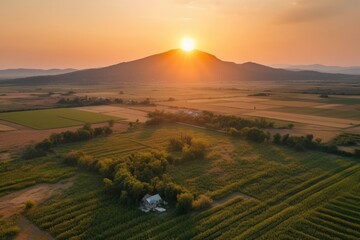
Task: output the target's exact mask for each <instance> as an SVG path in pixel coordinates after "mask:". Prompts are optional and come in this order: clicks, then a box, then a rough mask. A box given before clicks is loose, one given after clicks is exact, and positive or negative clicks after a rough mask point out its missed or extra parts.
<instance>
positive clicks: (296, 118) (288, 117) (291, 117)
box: [245, 111, 360, 128]
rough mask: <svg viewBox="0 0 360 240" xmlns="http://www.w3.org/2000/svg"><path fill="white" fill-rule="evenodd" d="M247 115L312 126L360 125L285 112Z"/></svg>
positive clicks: (263, 112)
mask: <svg viewBox="0 0 360 240" xmlns="http://www.w3.org/2000/svg"><path fill="white" fill-rule="evenodd" d="M245 115H248V116H253V117H264V118H272V119H278V120H285V121H292V122H299V123H306V124H312V125H320V126H327V127H335V128H348V127H352V126H353V125H357V124H360V121H356V120H348V119H339V118H330V117H319V116H311V115H303V114H294V113H284V112H272V111H254V112H251V113H247V114H245Z"/></svg>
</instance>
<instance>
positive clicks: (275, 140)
mask: <svg viewBox="0 0 360 240" xmlns="http://www.w3.org/2000/svg"><path fill="white" fill-rule="evenodd" d="M273 143H275V144H280V143H281V135H280V133H276V134H275V135H274V136H273Z"/></svg>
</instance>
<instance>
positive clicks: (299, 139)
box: [273, 133, 321, 151]
mask: <svg viewBox="0 0 360 240" xmlns="http://www.w3.org/2000/svg"><path fill="white" fill-rule="evenodd" d="M273 143H274V144H277V145H285V146H288V147H291V148H294V149H295V150H297V151H305V150H307V149H312V150H313V149H319V147H320V146H321V139H320V138H316V139H314V135H312V134H307V135H306V136H290V135H289V134H285V135H283V136H281V134H279V133H276V134H275V135H274V136H273Z"/></svg>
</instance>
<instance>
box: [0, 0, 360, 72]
mask: <svg viewBox="0 0 360 240" xmlns="http://www.w3.org/2000/svg"><path fill="white" fill-rule="evenodd" d="M184 36H191V37H193V38H194V39H195V40H196V42H197V48H198V49H200V50H203V51H206V52H209V53H212V54H214V55H216V56H218V57H219V58H221V59H223V60H228V61H234V62H238V63H241V62H246V61H254V62H258V63H262V64H267V65H271V64H312V63H321V64H327V65H343V66H345V65H360V1H359V0H213V1H211V0H167V1H166V0H133V1H127V0H1V1H0V69H3V68H15V67H30V68H55V67H56V68H65V67H74V68H88V67H100V66H105V65H111V64H115V63H118V62H122V61H128V60H133V59H137V58H141V57H144V56H147V55H151V54H155V53H158V52H162V51H166V50H169V49H173V48H178V47H179V42H180V40H181V38H182V37H184Z"/></svg>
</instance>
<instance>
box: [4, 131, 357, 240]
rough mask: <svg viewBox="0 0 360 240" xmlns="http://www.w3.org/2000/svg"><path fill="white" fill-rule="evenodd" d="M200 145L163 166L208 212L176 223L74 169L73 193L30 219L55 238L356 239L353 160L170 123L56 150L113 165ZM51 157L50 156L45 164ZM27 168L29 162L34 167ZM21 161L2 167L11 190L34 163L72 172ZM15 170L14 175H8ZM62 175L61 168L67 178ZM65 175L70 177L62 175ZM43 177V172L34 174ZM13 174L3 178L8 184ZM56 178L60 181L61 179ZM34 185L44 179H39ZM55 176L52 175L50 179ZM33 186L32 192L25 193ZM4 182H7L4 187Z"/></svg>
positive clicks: (94, 176)
mask: <svg viewBox="0 0 360 240" xmlns="http://www.w3.org/2000/svg"><path fill="white" fill-rule="evenodd" d="M181 134H188V135H191V136H197V137H201V138H206V139H207V140H208V141H209V143H210V145H211V149H210V152H209V153H208V157H207V159H205V160H194V161H191V162H185V163H181V164H176V165H173V166H171V167H170V169H169V171H170V176H171V178H172V179H174V181H175V182H177V183H179V184H181V185H183V186H185V187H186V188H188V189H189V190H191V191H192V192H193V193H195V194H196V195H198V194H206V195H208V196H211V197H212V198H213V199H214V200H215V204H214V206H213V207H212V208H210V209H208V210H205V211H202V212H194V213H191V214H186V215H177V214H176V213H175V211H174V209H173V208H170V209H168V211H167V212H166V213H165V214H159V213H147V214H145V213H143V212H141V211H139V210H138V209H137V207H136V206H128V207H126V206H123V205H121V204H119V202H118V201H119V200H118V199H117V198H115V199H114V198H109V197H107V195H105V194H104V192H103V190H102V189H103V183H102V178H101V177H100V176H99V175H97V174H96V173H89V172H83V171H81V170H80V171H77V173H76V178H75V180H74V185H73V186H72V187H70V188H69V189H67V190H65V191H64V192H63V194H61V195H54V196H53V197H52V198H51V199H50V200H49V201H46V202H43V203H41V204H40V205H38V206H36V207H35V208H34V209H33V210H31V211H30V212H29V213H28V214H27V217H28V218H29V219H30V220H31V221H33V222H34V223H35V224H36V225H37V226H38V227H41V228H42V229H45V230H47V231H48V232H49V233H50V234H51V235H52V236H53V237H55V238H56V239H149V238H151V239H233V238H235V239H358V238H359V237H360V231H359V229H360V221H359V219H360V209H359V208H358V207H357V205H358V204H357V203H358V201H359V200H360V195H359V194H358V193H359V189H360V181H359V180H360V165H359V162H358V160H355V159H351V158H344V157H339V156H335V155H331V154H325V153H322V152H313V151H309V152H303V153H302V154H299V153H298V152H295V151H293V150H290V149H287V148H283V147H279V146H275V145H271V144H256V143H251V142H248V141H245V140H239V139H233V138H230V137H228V136H227V135H224V134H221V133H217V132H211V131H207V130H202V129H197V128H192V127H186V126H181V125H168V126H164V127H151V128H145V129H143V130H138V131H134V132H127V133H117V134H113V135H111V136H109V137H106V138H96V139H93V140H91V141H87V142H81V143H72V144H67V145H63V146H61V147H58V148H56V149H55V151H56V152H57V153H62V152H67V151H69V150H71V149H77V150H82V151H85V152H86V153H88V154H91V155H93V156H96V157H97V158H105V157H111V158H113V159H116V160H117V161H122V159H123V158H124V157H125V156H127V155H129V154H131V153H136V152H140V151H147V150H151V149H163V148H165V147H166V146H167V141H168V139H169V138H170V137H172V136H179V135H181ZM50 159H51V158H50ZM32 161H34V162H32ZM32 161H28V162H27V164H26V165H25V166H24V167H25V168H24V167H22V168H21V169H17V166H18V165H14V166H13V165H12V164H20V163H19V162H18V161H15V162H14V163H11V162H9V163H8V166H7V168H2V173H3V174H11V179H13V181H14V184H15V185H14V184H11V186H13V185H14V187H11V188H10V189H9V190H7V191H15V189H20V188H18V187H15V186H21V184H25V185H24V187H25V186H29V184H27V183H30V182H31V184H35V183H34V182H32V181H30V180H26V179H24V176H23V174H22V172H23V171H25V170H26V166H27V167H31V166H32V165H33V164H35V165H37V166H39V168H40V169H43V170H42V171H40V172H44V173H46V172H49V171H50V169H51V166H52V165H53V167H54V173H55V172H58V171H59V170H60V169H62V168H64V170H61V171H60V172H70V173H71V174H70V175H72V174H73V173H74V169H73V168H69V167H65V165H63V166H61V164H60V163H56V161H55V162H54V160H49V159H47V158H42V159H37V160H32ZM9 169H12V170H9ZM65 169H66V170H65ZM69 170H70V171H69ZM40 175H41V174H40ZM9 176H10V175H7V178H8V177H9ZM60 176H63V174H59V177H60ZM39 177H40V179H41V176H39ZM53 178H56V176H53V177H52V178H50V179H53ZM31 184H30V185H31ZM6 185H9V183H4V186H6Z"/></svg>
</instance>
